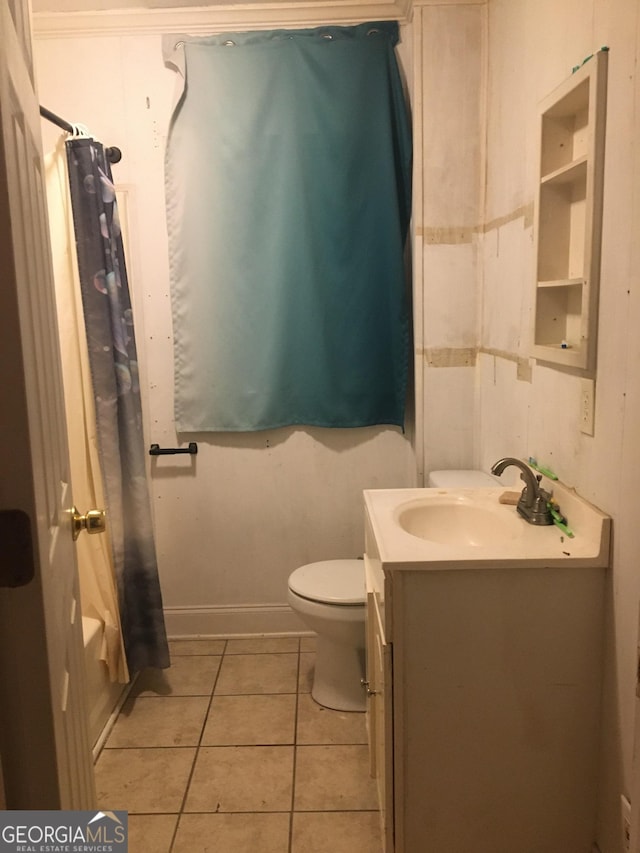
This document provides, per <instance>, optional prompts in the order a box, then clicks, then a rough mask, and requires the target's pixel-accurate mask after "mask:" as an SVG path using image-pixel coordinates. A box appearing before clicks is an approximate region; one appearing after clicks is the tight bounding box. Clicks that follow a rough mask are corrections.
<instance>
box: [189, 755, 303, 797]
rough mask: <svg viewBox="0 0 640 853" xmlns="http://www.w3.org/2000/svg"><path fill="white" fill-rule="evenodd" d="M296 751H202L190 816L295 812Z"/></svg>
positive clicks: (190, 791) (195, 775) (196, 768)
mask: <svg viewBox="0 0 640 853" xmlns="http://www.w3.org/2000/svg"><path fill="white" fill-rule="evenodd" d="M292 777H293V747H290V746H214V747H201V748H200V750H199V752H198V758H197V761H196V765H195V769H194V772H193V778H192V780H191V784H190V786H189V793H188V796H187V802H186V805H185V811H187V812H207V811H209V812H277V811H288V810H289V809H290V808H291V784H292Z"/></svg>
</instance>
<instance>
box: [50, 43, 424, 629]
mask: <svg viewBox="0 0 640 853" xmlns="http://www.w3.org/2000/svg"><path fill="white" fill-rule="evenodd" d="M410 46H411V45H410V39H405V44H404V47H403V56H404V58H405V61H406V62H407V63H410V55H411V54H410ZM36 63H37V73H38V83H39V91H40V101H41V103H42V104H43V105H45V106H47V107H48V108H49V109H51V110H52V111H53V112H55V113H57V114H59V115H61V116H63V117H65V118H66V119H68V120H69V121H74V122H82V123H84V124H86V125H88V127H89V128H90V130H91V131H92V132H93V133H94V134H95V135H96V137H97V138H99V139H101V140H103V141H104V143H105V144H106V145H117V146H119V147H121V148H122V151H123V159H122V162H121V163H120V164H118V165H117V166H114V169H113V171H114V177H115V179H116V182H117V184H118V185H119V186H120V187H122V188H123V189H124V191H125V194H124V205H125V206H126V209H127V210H126V212H127V218H128V225H129V229H128V230H129V243H130V245H129V272H130V278H131V284H132V288H133V290H134V298H135V305H134V308H135V318H136V327H137V340H138V350H139V358H140V362H141V370H142V374H143V377H142V378H143V383H144V384H145V390H146V393H145V401H144V402H145V415H146V424H145V428H146V441H147V444H148V443H150V442H157V443H159V444H160V445H162V446H176V445H178V444H180V443H183V442H181V441H180V440H179V439H178V437H177V436H176V433H175V429H174V422H173V377H172V371H173V362H172V339H171V336H172V329H171V314H170V300H169V269H168V258H167V239H166V229H165V213H164V183H163V181H164V159H163V158H164V147H165V138H166V131H167V127H168V122H169V116H170V113H171V107H172V104H173V96H174V86H175V83H176V81H175V75H174V73H173V72H171V71H169V70H167V69H165V67H164V66H163V63H162V53H161V37H160V36H156V35H152V36H141V35H137V36H113V37H97V36H92V37H73V38H55V39H54V38H51V39H48V38H43V39H38V40H37V41H36ZM407 76H408V78H409V79H410V76H411V75H410V70H409V73H408V74H407ZM43 133H44V141H45V150H47V149H48V147H50V146H52V145H53V144H55V140H56V139H57V138H58V135H59V134H58V131H57V130H56V129H55V127H53V126H52V125H49V124H47V123H45V122H43ZM411 419H412V414H410V415H409V424H408V427H409V430H411V429H412V426H411ZM186 438H188V440H193V439H194V438H195V439H197V441H198V445H199V452H198V455H197V457H195V458H194V457H160V458H157V459H154V460H153V461H150V474H151V488H152V500H153V511H154V517H155V527H156V544H157V549H158V562H159V569H160V575H161V581H162V589H163V595H164V603H165V607H166V610H167V622H168V628H169V630H170V632H172V633H217V632H225V633H226V632H231V633H235V632H238V633H243V632H250V633H252V632H261V631H267V632H270V631H283V630H284V631H286V630H292V629H293V630H295V629H298V628H299V627H301V626H300V624H299V623H298V622H297V620H296V617H294V615H293V614H292V613H291V611H290V610H289V608H288V606H287V605H286V588H287V578H288V575H289V574H290V572H291V571H292V570H293V569H294V568H296V566H298V565H301V564H303V563H305V562H310V561H313V560H322V559H330V558H333V557H355V556H357V555H360V554H362V552H363V550H364V535H363V509H362V497H361V492H362V490H363V489H365V488H385V487H398V486H400V487H402V486H410V485H413V484H414V483H415V461H414V454H413V448H412V444H411V437H410V432H409V431H408V432H407V434H404V435H403V434H402V432H401V431H400V430H399V429H396V428H366V429H354V430H331V429H324V430H323V429H303V428H301V429H295V428H291V429H278V430H269V431H267V432H260V433H253V434H234V435H216V434H201V435H195V436H194V435H189V436H188V437H186Z"/></svg>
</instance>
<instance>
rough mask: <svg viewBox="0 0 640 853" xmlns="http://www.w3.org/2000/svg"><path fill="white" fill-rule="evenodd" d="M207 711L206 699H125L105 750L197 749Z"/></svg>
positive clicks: (186, 697) (171, 697)
mask: <svg viewBox="0 0 640 853" xmlns="http://www.w3.org/2000/svg"><path fill="white" fill-rule="evenodd" d="M208 707H209V697H207V696H167V697H165V696H163V697H158V696H156V697H152V698H146V697H142V698H136V697H133V698H129V699H127V701H126V702H125V703H124V705H123V706H122V710H121V711H120V715H119V716H118V719H117V720H116V724H115V726H114V727H113V730H112V732H111V734H110V735H109V739H108V740H107V743H106V748H107V749H113V748H123V747H135V746H138V747H141V746H197V745H198V743H199V742H200V735H201V734H202V726H203V725H204V721H205V717H206V715H207V708H208Z"/></svg>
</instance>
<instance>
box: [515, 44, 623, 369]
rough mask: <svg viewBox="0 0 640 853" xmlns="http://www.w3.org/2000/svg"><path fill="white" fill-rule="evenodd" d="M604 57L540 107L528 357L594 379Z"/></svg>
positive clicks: (593, 59)
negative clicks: (588, 375) (534, 271)
mask: <svg viewBox="0 0 640 853" xmlns="http://www.w3.org/2000/svg"><path fill="white" fill-rule="evenodd" d="M607 55H608V52H607V51H606V50H601V51H599V52H598V53H597V54H595V55H594V56H593V57H591V59H589V60H588V61H587V62H585V63H584V65H582V66H581V67H580V68H579V69H578V70H577V71H576V72H574V74H572V76H571V77H569V79H568V80H565V82H564V83H562V84H561V85H560V86H559V87H558V88H557V89H556V90H555V91H554V92H552V93H551V94H550V95H549V96H548V97H547V98H545V99H544V100H543V101H542V102H541V104H540V105H539V129H540V149H539V150H540V159H539V163H540V170H539V181H538V188H537V193H536V211H535V222H536V229H535V235H536V253H535V256H536V281H535V284H536V295H535V301H534V305H535V315H534V316H535V320H534V330H533V352H532V355H533V356H534V357H535V358H537V359H539V360H541V361H546V362H551V363H555V364H561V365H564V366H567V367H574V368H577V369H579V370H581V371H583V372H586V373H588V374H592V375H595V369H596V344H597V340H596V339H597V326H598V322H597V321H598V317H597V313H598V290H599V277H600V243H601V233H602V180H603V171H604V168H603V167H604V133H605V115H606V84H607Z"/></svg>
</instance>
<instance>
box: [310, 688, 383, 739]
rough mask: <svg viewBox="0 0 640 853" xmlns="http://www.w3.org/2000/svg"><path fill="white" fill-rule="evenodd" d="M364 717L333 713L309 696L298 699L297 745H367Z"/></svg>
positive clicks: (361, 715)
mask: <svg viewBox="0 0 640 853" xmlns="http://www.w3.org/2000/svg"><path fill="white" fill-rule="evenodd" d="M366 742H367V727H366V720H365V715H364V714H357V713H348V712H346V711H332V710H330V709H329V708H323V707H322V706H321V705H318V703H317V702H314V701H313V699H312V698H311V695H310V694H309V693H304V694H301V695H300V697H299V699H298V731H297V737H296V743H302V744H313V743H318V744H320V743H326V744H329V743H366Z"/></svg>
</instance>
